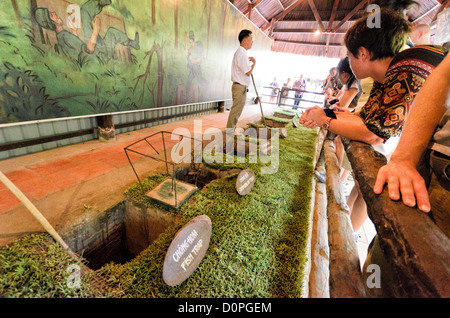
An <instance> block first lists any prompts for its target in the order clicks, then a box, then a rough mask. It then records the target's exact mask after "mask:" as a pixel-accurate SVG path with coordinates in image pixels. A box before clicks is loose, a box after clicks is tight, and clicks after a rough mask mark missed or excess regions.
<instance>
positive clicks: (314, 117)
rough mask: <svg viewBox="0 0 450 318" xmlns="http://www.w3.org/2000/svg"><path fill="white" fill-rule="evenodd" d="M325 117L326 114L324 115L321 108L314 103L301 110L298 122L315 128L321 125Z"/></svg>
mask: <svg viewBox="0 0 450 318" xmlns="http://www.w3.org/2000/svg"><path fill="white" fill-rule="evenodd" d="M326 119H327V115H325V112H324V111H323V109H322V108H321V107H319V106H317V105H316V106H314V107H310V108H308V109H306V110H305V111H304V112H303V114H302V117H300V118H299V123H300V124H302V125H303V126H304V127H306V128H317V127H320V126H322V124H323V122H324V121H325V120H326Z"/></svg>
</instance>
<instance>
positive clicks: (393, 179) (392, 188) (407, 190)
mask: <svg viewBox="0 0 450 318" xmlns="http://www.w3.org/2000/svg"><path fill="white" fill-rule="evenodd" d="M386 183H387V187H388V193H389V197H390V198H391V199H392V200H395V201H397V200H400V195H401V198H402V201H403V203H404V204H405V205H407V206H409V207H413V206H415V205H416V201H417V206H418V208H419V209H420V210H421V211H423V212H430V209H431V207H430V200H429V198H428V191H427V188H426V185H425V181H424V180H423V178H422V176H421V175H420V174H419V172H418V171H417V169H416V165H415V164H414V163H413V162H411V161H408V160H396V159H395V158H392V159H391V160H390V161H389V162H388V164H387V165H385V166H383V167H381V168H380V170H379V171H378V175H377V180H376V181H375V186H374V187H373V191H374V192H375V193H376V194H380V193H381V192H382V191H383V186H384V184H386Z"/></svg>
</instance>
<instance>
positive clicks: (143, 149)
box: [124, 131, 203, 209]
mask: <svg viewBox="0 0 450 318" xmlns="http://www.w3.org/2000/svg"><path fill="white" fill-rule="evenodd" d="M158 149H159V150H158ZM186 149H189V150H190V151H187V152H186V153H183V154H182V155H180V150H183V151H184V150H186ZM124 150H125V154H126V155H127V158H128V161H129V163H130V165H131V168H132V169H133V171H134V174H135V175H136V178H137V179H138V182H139V184H140V186H141V189H142V193H143V194H144V195H145V196H147V197H149V198H151V199H152V200H154V201H157V202H159V203H162V204H164V205H167V206H170V207H172V208H175V209H179V208H180V207H181V206H182V205H183V204H184V203H185V202H186V201H187V200H188V199H189V197H190V196H191V195H192V194H194V192H195V191H196V190H197V189H198V188H197V181H198V176H199V172H200V167H201V164H202V157H201V156H202V153H203V144H202V141H201V140H197V139H195V138H192V137H190V136H184V135H180V134H175V133H172V132H168V131H160V132H157V133H154V134H152V135H150V136H148V137H145V138H142V139H140V140H138V141H136V142H134V143H132V144H130V145H128V146H126V147H125V148H124ZM198 155H200V158H198ZM138 156H143V157H146V158H149V159H150V160H151V161H156V162H163V163H164V164H165V166H166V178H165V179H164V180H163V181H162V182H161V183H159V184H158V185H157V186H156V187H155V188H153V189H152V190H150V191H148V192H146V190H145V189H144V186H143V185H142V183H141V179H140V178H139V173H138V172H137V169H136V166H138V163H137V162H135V163H133V161H136V159H137V158H138ZM183 163H184V164H185V163H189V164H190V165H191V169H190V171H189V174H188V175H189V177H190V179H188V180H187V181H189V182H183V181H181V180H177V178H176V171H177V169H178V168H180V167H181V165H182V164H183ZM139 165H141V162H139ZM190 182H192V183H190Z"/></svg>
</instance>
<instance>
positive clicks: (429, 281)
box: [343, 140, 450, 297]
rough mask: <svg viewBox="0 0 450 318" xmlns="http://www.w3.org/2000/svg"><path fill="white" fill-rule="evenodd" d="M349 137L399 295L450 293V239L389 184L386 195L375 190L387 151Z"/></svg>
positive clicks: (356, 173) (356, 169)
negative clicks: (390, 192)
mask: <svg viewBox="0 0 450 318" xmlns="http://www.w3.org/2000/svg"><path fill="white" fill-rule="evenodd" d="M343 143H344V147H345V149H346V153H347V157H348V159H349V161H350V163H351V165H352V170H353V174H354V176H355V179H356V180H357V181H358V183H359V185H360V189H361V193H362V195H363V197H364V200H365V201H366V204H367V209H368V214H369V217H370V219H371V220H372V222H373V223H374V225H375V228H376V230H377V234H378V238H379V242H380V246H381V248H382V249H383V250H384V253H385V255H386V258H387V261H388V263H389V265H390V267H391V269H392V272H393V276H394V279H395V281H396V282H397V286H398V292H399V294H398V296H399V297H450V239H449V238H448V237H447V236H446V235H445V234H444V233H443V232H442V231H441V230H440V229H439V228H438V227H437V226H436V224H435V223H434V222H433V221H432V219H431V218H430V215H429V214H426V213H423V212H421V211H420V210H418V209H417V208H410V207H407V206H405V205H404V204H403V203H402V202H400V201H399V202H396V201H392V200H391V199H390V198H389V195H388V193H387V189H385V190H384V191H383V192H382V193H381V194H380V195H377V194H375V193H374V192H373V187H374V185H375V180H376V177H377V173H378V170H379V169H380V168H381V166H383V165H384V164H386V158H385V157H384V156H382V155H381V154H379V153H378V152H376V151H375V150H374V149H373V148H372V146H370V145H368V144H365V143H362V142H357V141H350V140H344V141H343ZM382 279H383V277H381V280H382Z"/></svg>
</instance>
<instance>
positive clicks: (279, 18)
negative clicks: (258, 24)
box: [272, 0, 304, 21]
mask: <svg viewBox="0 0 450 318" xmlns="http://www.w3.org/2000/svg"><path fill="white" fill-rule="evenodd" d="M303 1H304V0H297V1H295V2H293V3H292V4H291V5H290V6H289V7H287V8H286V9H285V10H284V11H281V12H280V13H278V14H277V15H276V16H274V17H273V18H272V19H274V20H277V21H280V20H282V19H284V17H285V16H286V15H287V14H288V13H289V12H291V11H292V10H294V9H295V8H296V7H297V6H298V5H299V4H300V3H302V2H303Z"/></svg>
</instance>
